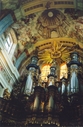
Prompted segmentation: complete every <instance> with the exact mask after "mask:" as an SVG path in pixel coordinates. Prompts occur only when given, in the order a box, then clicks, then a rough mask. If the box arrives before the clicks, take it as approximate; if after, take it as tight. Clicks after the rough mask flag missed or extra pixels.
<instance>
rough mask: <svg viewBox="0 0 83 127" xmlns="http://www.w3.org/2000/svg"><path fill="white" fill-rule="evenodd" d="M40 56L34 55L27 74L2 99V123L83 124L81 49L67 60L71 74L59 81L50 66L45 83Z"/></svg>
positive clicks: (3, 124) (0, 117)
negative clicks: (79, 53) (43, 81)
mask: <svg viewBox="0 0 83 127" xmlns="http://www.w3.org/2000/svg"><path fill="white" fill-rule="evenodd" d="M37 63H38V58H37V56H33V57H32V58H31V63H30V64H29V65H28V66H27V67H26V68H27V71H28V73H27V75H26V77H24V78H23V79H22V78H20V79H19V81H17V83H16V84H17V85H15V88H14V89H13V90H12V93H11V95H10V98H8V99H2V98H1V99H0V104H1V109H0V121H1V124H2V126H6V125H7V126H8V127H9V126H27V127H28V126H30V127H32V126H34V125H35V126H46V125H47V126H51V127H52V126H83V89H81V88H82V85H83V84H82V82H80V81H83V79H82V63H81V62H80V60H79V55H78V53H77V52H73V53H72V54H71V60H70V62H69V63H67V67H68V77H67V78H65V77H64V76H63V77H62V79H60V80H59V81H58V80H56V79H57V78H56V77H57V74H56V65H55V64H53V65H52V66H51V67H50V74H49V75H48V76H47V78H48V81H47V82H45V85H42V84H43V83H42V82H40V79H39V75H40V68H39V66H38V65H37Z"/></svg>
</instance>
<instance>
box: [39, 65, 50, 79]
mask: <svg viewBox="0 0 83 127" xmlns="http://www.w3.org/2000/svg"><path fill="white" fill-rule="evenodd" d="M49 74H50V65H49V64H47V65H44V66H43V67H42V69H41V79H42V81H47V76H48V75H49Z"/></svg>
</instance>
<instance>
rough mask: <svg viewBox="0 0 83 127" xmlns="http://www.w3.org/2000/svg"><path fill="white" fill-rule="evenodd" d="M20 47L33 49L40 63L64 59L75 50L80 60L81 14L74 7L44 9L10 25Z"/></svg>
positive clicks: (82, 51) (82, 45) (82, 55)
mask: <svg viewBox="0 0 83 127" xmlns="http://www.w3.org/2000/svg"><path fill="white" fill-rule="evenodd" d="M12 28H13V29H14V30H15V32H16V35H17V38H18V44H19V50H20V51H21V52H22V51H23V50H25V49H26V50H27V49H29V50H31V51H35V52H36V54H37V55H38V57H39V62H40V63H52V62H53V60H54V59H55V60H57V62H58V63H62V62H67V61H68V60H69V56H70V53H72V52H73V51H77V52H78V53H79V55H80V60H82V59H83V15H82V14H81V13H80V11H75V10H74V9H46V10H45V11H42V12H37V13H34V14H31V15H29V16H26V17H24V18H22V19H21V20H18V21H17V22H16V23H15V24H13V25H12ZM82 62H83V61H82Z"/></svg>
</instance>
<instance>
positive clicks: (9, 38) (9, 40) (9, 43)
mask: <svg viewBox="0 0 83 127" xmlns="http://www.w3.org/2000/svg"><path fill="white" fill-rule="evenodd" d="M12 46H13V39H12V36H11V34H10V33H8V34H7V36H6V41H5V49H6V51H7V52H8V53H9V52H10V51H11V48H12Z"/></svg>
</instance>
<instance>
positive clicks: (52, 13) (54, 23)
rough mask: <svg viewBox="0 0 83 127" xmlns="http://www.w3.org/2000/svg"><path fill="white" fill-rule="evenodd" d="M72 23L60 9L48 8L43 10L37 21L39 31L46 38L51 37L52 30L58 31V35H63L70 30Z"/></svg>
mask: <svg viewBox="0 0 83 127" xmlns="http://www.w3.org/2000/svg"><path fill="white" fill-rule="evenodd" d="M69 27H70V23H69V21H68V19H67V18H66V16H65V15H64V14H63V13H62V12H61V11H59V10H56V9H48V10H45V11H44V12H42V14H41V15H40V16H39V18H38V21H37V30H38V33H39V34H40V35H41V36H43V37H44V38H50V37H51V32H52V31H55V32H57V34H58V36H57V37H63V36H65V35H66V33H67V31H68V30H69Z"/></svg>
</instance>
